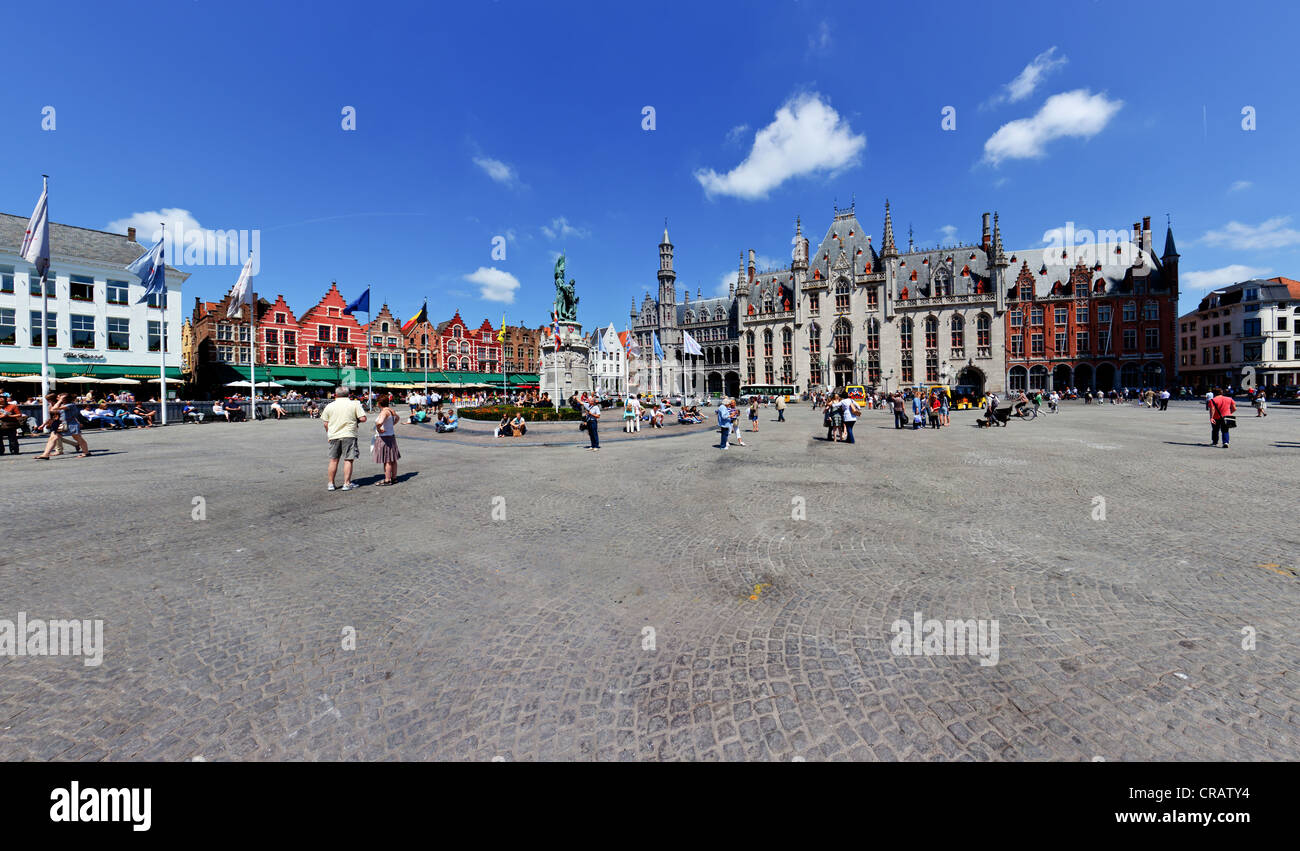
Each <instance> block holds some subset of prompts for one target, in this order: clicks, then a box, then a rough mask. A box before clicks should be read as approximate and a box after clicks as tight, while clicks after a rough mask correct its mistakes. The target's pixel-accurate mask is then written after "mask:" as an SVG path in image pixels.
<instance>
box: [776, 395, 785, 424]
mask: <svg viewBox="0 0 1300 851" xmlns="http://www.w3.org/2000/svg"><path fill="white" fill-rule="evenodd" d="M776 421H777V422H779V423H783V422H785V396H784V395H781V396H777V397H776Z"/></svg>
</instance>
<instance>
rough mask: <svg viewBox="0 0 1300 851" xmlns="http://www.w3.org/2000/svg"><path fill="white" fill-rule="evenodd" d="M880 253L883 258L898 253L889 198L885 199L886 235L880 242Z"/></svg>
mask: <svg viewBox="0 0 1300 851" xmlns="http://www.w3.org/2000/svg"><path fill="white" fill-rule="evenodd" d="M880 253H881V256H889V255H890V254H897V253H898V251H897V250H896V249H895V248H894V220H893V218H891V217H890V214H889V199H888V198H886V199H885V235H884V237H883V238H882V239H881V240H880Z"/></svg>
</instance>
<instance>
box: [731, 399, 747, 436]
mask: <svg viewBox="0 0 1300 851" xmlns="http://www.w3.org/2000/svg"><path fill="white" fill-rule="evenodd" d="M727 410H728V412H729V413H730V415H731V436H732V437H734V438H736V445H737V446H744V445H745V438H743V437H741V435H740V408H739V406H737V404H736V400H735V399H728V400H727Z"/></svg>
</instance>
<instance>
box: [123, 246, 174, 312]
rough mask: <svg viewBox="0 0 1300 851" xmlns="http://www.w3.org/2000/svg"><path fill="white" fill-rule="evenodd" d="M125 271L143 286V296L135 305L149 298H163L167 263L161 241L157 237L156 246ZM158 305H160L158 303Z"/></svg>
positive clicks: (165, 290)
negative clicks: (137, 279)
mask: <svg viewBox="0 0 1300 851" xmlns="http://www.w3.org/2000/svg"><path fill="white" fill-rule="evenodd" d="M126 271H128V272H130V273H131V274H133V275H135V276H136V277H137V278H139V279H140V282H141V283H143V284H144V295H142V296H140V300H139V301H137V302H136V304H143V303H144V302H146V301H148V300H149V296H159V297H161V296H164V295H166V293H167V280H166V278H167V263H166V261H165V259H164V257H163V240H162V237H161V236H160V237H158V244H157V245H155V246H154V247H153V248H150V249H149V250H148V251H146V252H145V253H144V254H141V255H140V256H139V257H137V258H136V259H135V260H134V262H132V263H131V265H129V266H127V267H126ZM159 304H162V302H161V301H159Z"/></svg>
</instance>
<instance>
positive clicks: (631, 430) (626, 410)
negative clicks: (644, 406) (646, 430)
mask: <svg viewBox="0 0 1300 851" xmlns="http://www.w3.org/2000/svg"><path fill="white" fill-rule="evenodd" d="M623 431H625V432H627V433H628V434H639V433H640V431H641V400H640V399H638V398H637V397H636V396H635V395H633V394H631V393H629V394H628V395H627V398H626V399H624V400H623Z"/></svg>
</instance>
